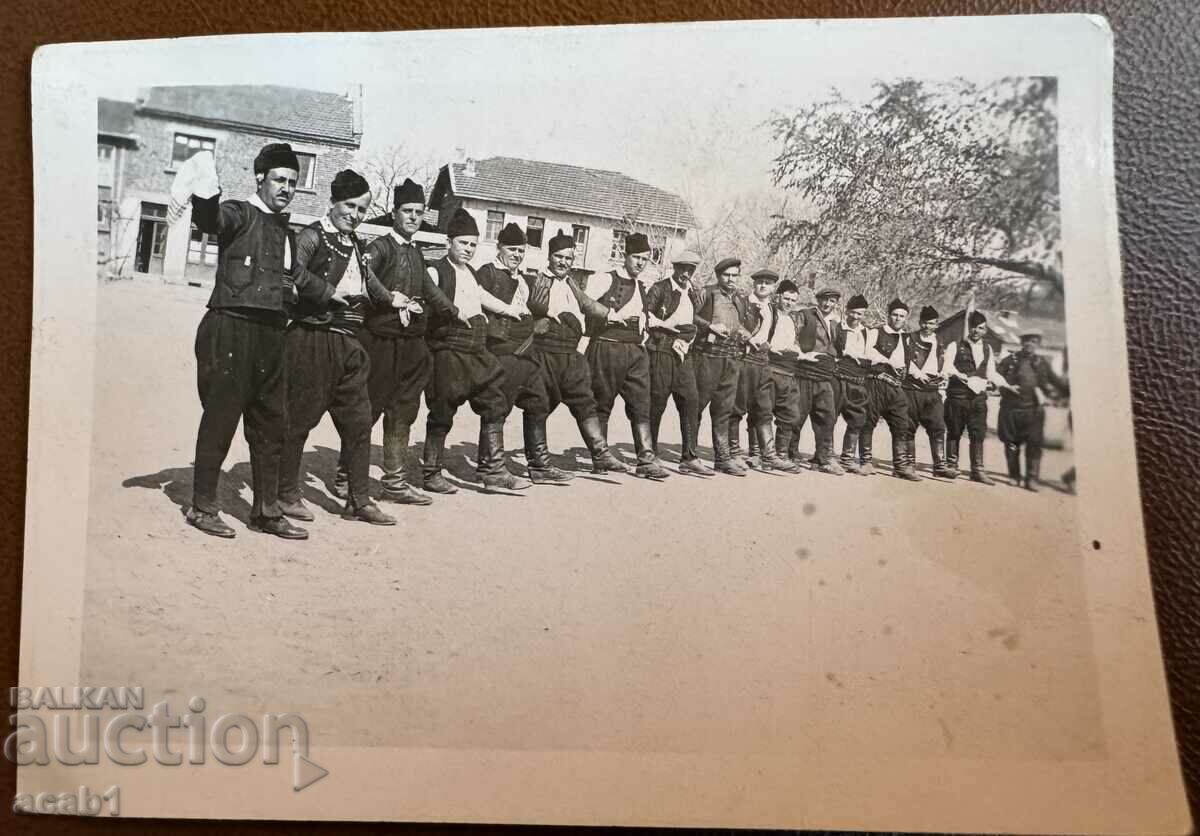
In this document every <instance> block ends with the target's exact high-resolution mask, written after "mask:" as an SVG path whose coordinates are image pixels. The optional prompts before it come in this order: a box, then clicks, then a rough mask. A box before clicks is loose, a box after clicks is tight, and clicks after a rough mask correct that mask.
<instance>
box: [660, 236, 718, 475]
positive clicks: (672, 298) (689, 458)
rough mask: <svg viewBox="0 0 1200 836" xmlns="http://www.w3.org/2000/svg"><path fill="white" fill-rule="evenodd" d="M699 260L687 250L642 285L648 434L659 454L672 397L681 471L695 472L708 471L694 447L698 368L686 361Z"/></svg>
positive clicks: (693, 330)
mask: <svg viewBox="0 0 1200 836" xmlns="http://www.w3.org/2000/svg"><path fill="white" fill-rule="evenodd" d="M699 266H700V256H699V254H697V253H694V252H692V251H691V250H688V251H686V252H684V253H681V254H680V255H678V256H676V257H675V259H674V260H673V261H672V262H671V275H670V276H669V277H667V278H665V279H662V280H660V281H658V282H655V283H654V285H652V286H651V288H650V289H649V290H648V291H646V300H645V309H646V324H647V330H648V331H649V336H648V338H647V340H646V349H647V351H649V355H650V436H651V439H652V441H653V443H654V454H655V455H656V456H657V455H658V430H659V427H660V426H661V425H662V417H663V413H664V412H665V411H666V409H667V400H668V399H670V398H672V397H673V398H674V399H675V408H676V409H677V410H678V411H679V432H680V436H681V449H680V453H679V471H680V472H681V473H690V474H692V475H695V476H712V475H713V472H712V471H711V470H709V469H708V468H707V467H705V466H704V463H703V462H701V461H700V457H699V455H698V454H697V453H696V440H697V438H698V432H697V430H696V424H697V422H699V420H700V407H699V403H700V395H699V393H698V392H697V390H696V371H695V368H694V367H693V365H692V364H691V363H690V362H688V356H687V355H688V350H689V349H690V348H691V344H692V340H693V339H694V338H695V336H696V324H695V322H694V319H695V305H694V300H693V296H694V295H695V294H694V292H693V290H692V275H693V274H694V273H695V272H696V268H697V267H699Z"/></svg>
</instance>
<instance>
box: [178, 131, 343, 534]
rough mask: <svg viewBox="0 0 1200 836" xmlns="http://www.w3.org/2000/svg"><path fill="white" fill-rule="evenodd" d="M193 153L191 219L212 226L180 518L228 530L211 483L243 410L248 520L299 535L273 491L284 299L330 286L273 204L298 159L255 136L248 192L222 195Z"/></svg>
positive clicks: (286, 192) (281, 409) (328, 291)
mask: <svg viewBox="0 0 1200 836" xmlns="http://www.w3.org/2000/svg"><path fill="white" fill-rule="evenodd" d="M201 153H203V154H206V155H207V156H206V157H205V158H204V159H203V161H202V163H198V164H197V165H202V166H203V168H204V169H205V175H206V176H205V177H204V178H202V179H204V180H207V181H208V183H206V184H205V185H204V186H203V188H202V190H203V191H204V192H206V193H207V194H209V195H211V196H207V197H206V196H202V195H197V194H193V195H192V222H193V223H194V224H196V227H197V228H198V229H199V230H200V231H201V232H206V233H209V234H210V235H216V236H217V274H216V280H215V282H214V284H213V291H212V295H211V296H210V297H209V299H208V311H207V312H206V313H205V314H204V318H203V319H202V320H200V327H199V329H198V330H197V331H196V367H197V368H196V382H197V388H198V389H199V392H200V404H201V406H202V407H203V409H204V414H203V416H202V417H201V419H200V429H199V432H197V434H196V459H195V476H194V482H193V486H192V507H191V508H190V509H189V510H188V513H187V521H188V523H189V524H191V525H193V526H195V527H196V528H198V529H200V530H201V531H203V532H204V533H205V534H211V535H213V536H215V537H233V536H234V531H233V529H232V528H230V527H229V526H228V525H226V523H225V521H224V520H222V519H221V516H220V507H219V505H218V504H217V484H218V480H219V479H220V476H221V465H222V464H223V463H224V461H225V456H226V454H228V452H229V444H230V442H232V441H233V434H234V433H235V432H236V431H237V425H238V421H239V420H243V419H244V422H245V424H244V426H245V433H246V442H247V443H248V444H249V446H250V471H251V482H252V487H253V489H254V502H253V506H252V508H251V511H250V530H251V531H263V532H266V533H268V534H274V535H275V536H277V537H283V538H285V539H291V540H302V539H305V538H306V537H308V532H307V531H305V530H304V529H302V528H298V527H297V526H294V525H292V524H291V523H290V522H288V521H287V519H285V518H284V516H283V512H282V511H281V509H280V507H279V494H278V490H279V456H280V451H281V449H282V446H283V434H284V429H285V427H284V423H285V420H286V405H285V397H286V390H285V388H286V382H285V379H284V374H285V370H284V354H283V346H284V328H285V326H286V325H287V313H286V309H285V303H287V302H290V301H291V299H292V294H293V292H295V293H296V294H298V295H299V297H300V298H301V299H303V300H305V301H307V302H311V303H313V304H326V303H328V302H329V300H330V299H331V298H332V297H333V290H332V288H330V287H329V285H328V284H326V283H325V281H323V280H322V279H321V278H320V277H318V276H313V275H311V274H310V273H307V272H306V271H304V270H303V269H301V268H300V267H299V266H298V265H296V264H295V263H294V257H295V251H296V247H295V243H294V242H293V240H292V233H291V230H290V228H289V227H288V219H289V215H288V214H287V213H286V212H284V211H283V210H284V209H286V208H287V206H288V204H289V203H291V202H292V196H293V195H294V194H295V192H296V178H297V177H298V176H299V174H298V172H299V170H300V162H299V160H298V159H297V158H296V154H295V153H294V152H293V151H292V148H291V146H290V145H287V144H286V143H271V144H269V145H266V146H264V147H263V148H262V150H261V151H259V152H258V156H257V157H255V159H254V177H255V180H256V182H257V188H256V190H255V193H254V195H253V196H252V197H251V198H250V199H249V200H226V201H224V202H222V201H221V196H220V193H219V192H218V191H217V186H216V181H217V176H216V167H215V163H213V161H212V155H211V154H210V153H208V152H201ZM293 287H294V288H295V290H294V291H293Z"/></svg>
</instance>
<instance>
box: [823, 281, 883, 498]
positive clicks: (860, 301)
mask: <svg viewBox="0 0 1200 836" xmlns="http://www.w3.org/2000/svg"><path fill="white" fill-rule="evenodd" d="M867 307H868V305H867V300H866V297H864V296H862V295H861V294H855V295H854V296H851V297H850V301H848V302H847V303H846V321H845V322H843V323H840V325H839V327H838V329H837V337H836V340H835V347H836V348H837V374H836V375H835V377H834V381H833V395H834V411H835V412H836V413H837V414H838V415H840V416H842V420H844V421H845V422H846V430H845V433H844V435H843V436H842V458H841V464H842V469H843V470H845V471H846V472H848V473H859V474H862V475H864V476H871V475H872V474H874V473H875V466H874V464H873V463H872V461H871V456H872V453H871V436H870V435H868V434H866V433H864V431H863V428H864V426H865V424H866V421H867V409H868V402H869V398H868V395H867V378H868V376H869V375H870V368H871V362H870V361H869V360H868V359H867V335H868V333H869V331H868V329H867V327H866V325H865V324H864V323H863V321H864V320H865V319H866V316H867Z"/></svg>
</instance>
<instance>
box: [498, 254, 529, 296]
mask: <svg viewBox="0 0 1200 836" xmlns="http://www.w3.org/2000/svg"><path fill="white" fill-rule="evenodd" d="M492 266H493V267H495V268H496V269H497V270H499V271H500V272H501V273H508V275H509V276H510V277H512V278H514V279H516V280H517V289H516V290H514V291H513V298H512V303H513V304H514V305H524V304H526V303H527V302H529V287H528V286H527V285H526V284H525V280H524V279H522V278H521V276H520V275H519V274H518V273H517V271H516V270H515V269H514V270H510V269H508V268H507V267H505V266H504V262H502V261H501V260H500V256H496V260H495V261H493V262H492Z"/></svg>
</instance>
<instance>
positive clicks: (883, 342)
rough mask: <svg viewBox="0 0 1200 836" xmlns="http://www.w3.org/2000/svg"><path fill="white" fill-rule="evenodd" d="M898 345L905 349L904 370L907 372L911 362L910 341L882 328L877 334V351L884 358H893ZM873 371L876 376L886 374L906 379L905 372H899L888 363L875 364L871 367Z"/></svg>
mask: <svg viewBox="0 0 1200 836" xmlns="http://www.w3.org/2000/svg"><path fill="white" fill-rule="evenodd" d="M897 344H900V345H902V346H903V347H904V349H903V352H902V354H903V357H904V368H905V370H907V369H908V360H909V357H908V340H906V339H904V335H903V334H889V333H888V332H887V331H885V330H883V327H882V326H881V327H880V328H879V329H878V330H877V331H876V332H875V350H876V351H878V352H879V353H880V354H882V355H883V356H884V357H891V356H892V352H893V351H895V350H896V345H897ZM871 370H872V371H874V372H875V373H876V374H886V375H889V376H891V377H897V378H902V377H904V371H900V372H897V371H896V370H895V369H893V368H892V367H891V366H889V365H888V364H887V363H875V364H874V365H873V366H871Z"/></svg>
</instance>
